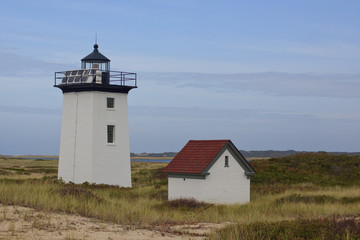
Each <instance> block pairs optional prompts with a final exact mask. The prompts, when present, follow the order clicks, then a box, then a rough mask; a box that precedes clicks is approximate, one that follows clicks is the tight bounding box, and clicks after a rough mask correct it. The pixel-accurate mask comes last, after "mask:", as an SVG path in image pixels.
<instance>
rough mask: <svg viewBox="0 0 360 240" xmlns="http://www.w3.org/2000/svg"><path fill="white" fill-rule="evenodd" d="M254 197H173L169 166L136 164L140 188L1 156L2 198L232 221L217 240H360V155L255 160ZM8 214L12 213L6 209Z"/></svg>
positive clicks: (171, 220) (128, 215)
mask: <svg viewBox="0 0 360 240" xmlns="http://www.w3.org/2000/svg"><path fill="white" fill-rule="evenodd" d="M251 164H252V165H253V167H254V168H255V169H256V171H257V175H256V176H255V177H254V178H252V183H251V202H250V203H249V204H245V205H212V204H209V203H199V202H196V201H178V202H168V201H167V178H166V175H164V174H163V173H162V172H161V169H162V168H163V167H164V166H166V163H146V162H133V163H132V182H133V188H131V189H127V188H119V187H116V186H107V185H92V184H87V183H85V184H81V185H76V184H69V183H64V182H62V181H60V180H57V177H56V173H57V161H55V160H26V159H9V158H5V157H3V158H0V193H1V194H0V203H1V204H3V205H20V206H27V207H32V208H35V209H38V210H43V211H48V212H61V213H74V214H79V215H81V216H85V217H92V218H97V219H101V220H104V221H108V222H112V223H119V224H126V225H132V226H137V227H144V228H149V227H151V228H155V229H161V228H162V227H164V226H169V225H175V224H183V223H196V222H211V223H224V222H226V223H231V224H229V225H228V226H227V227H224V228H222V229H220V230H218V231H216V232H214V233H213V234H211V235H210V236H209V238H211V239H239V238H240V236H241V239H274V238H277V239H343V238H347V239H359V238H360V186H359V184H360V181H359V180H360V157H359V156H346V155H338V156H335V155H330V154H327V153H324V152H320V153H304V154H298V155H294V156H290V157H284V158H272V159H259V160H253V161H252V162H251ZM5 214H6V213H5Z"/></svg>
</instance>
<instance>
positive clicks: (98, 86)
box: [55, 44, 137, 187]
mask: <svg viewBox="0 0 360 240" xmlns="http://www.w3.org/2000/svg"><path fill="white" fill-rule="evenodd" d="M136 84H137V83H136V73H128V72H119V71H110V60H109V59H108V58H107V57H105V56H104V55H102V54H101V53H100V52H99V51H98V45H97V44H95V45H94V51H93V52H92V53H91V54H89V55H88V56H86V57H84V58H83V59H82V60H81V69H79V70H70V71H65V72H56V73H55V87H58V88H60V89H61V90H62V92H63V94H64V99H63V113H62V125H61V140H60V155H59V172H58V178H59V179H62V180H64V181H65V182H74V183H84V182H89V183H96V184H110V185H118V186H121V187H131V166H130V146H129V129H128V109H127V95H128V92H129V91H130V90H131V89H133V88H136V87H137V85H136Z"/></svg>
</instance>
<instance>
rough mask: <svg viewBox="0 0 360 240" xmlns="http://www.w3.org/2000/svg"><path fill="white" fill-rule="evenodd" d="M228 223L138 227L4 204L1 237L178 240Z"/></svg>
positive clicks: (201, 236)
mask: <svg viewBox="0 0 360 240" xmlns="http://www.w3.org/2000/svg"><path fill="white" fill-rule="evenodd" d="M224 225H226V223H222V224H214V223H196V224H190V225H175V226H153V227H134V226H123V225H119V224H114V223H107V222H104V221H100V220H98V219H93V218H86V217H81V216H78V215H72V214H63V213H49V212H43V211H38V210H35V209H32V208H27V207H21V206H3V205H1V204H0V239H19V240H20V239H24V240H25V239H27V240H32V239H34V240H35V239H36V240H40V239H43V240H48V239H54V240H58V239H59V240H60V239H61V240H80V239H86V240H92V239H94V240H95V239H96V240H102V239H104V240H105V239H106V240H125V239H126V240H128V239H129V240H133V239H138V240H145V239H160V240H167V239H169V240H170V239H171V240H178V239H184V240H186V239H188V240H190V239H193V240H201V239H207V238H206V234H208V233H210V231H211V230H213V229H216V228H221V227H223V226H224Z"/></svg>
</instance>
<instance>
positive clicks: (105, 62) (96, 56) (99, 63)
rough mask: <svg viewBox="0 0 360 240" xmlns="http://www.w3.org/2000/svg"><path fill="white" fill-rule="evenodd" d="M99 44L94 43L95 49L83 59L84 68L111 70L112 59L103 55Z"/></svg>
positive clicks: (82, 65) (82, 66)
mask: <svg viewBox="0 0 360 240" xmlns="http://www.w3.org/2000/svg"><path fill="white" fill-rule="evenodd" d="M98 48H99V45H97V44H95V45H94V51H93V52H92V53H90V54H89V55H87V56H86V57H84V58H83V59H81V68H82V69H99V70H101V71H105V72H108V71H110V59H108V58H107V57H105V56H104V55H102V54H101V53H100V52H99V50H98Z"/></svg>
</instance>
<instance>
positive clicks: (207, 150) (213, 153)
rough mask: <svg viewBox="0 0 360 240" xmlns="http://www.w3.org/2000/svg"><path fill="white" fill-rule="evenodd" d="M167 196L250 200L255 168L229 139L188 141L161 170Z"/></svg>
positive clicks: (172, 197)
mask: <svg viewBox="0 0 360 240" xmlns="http://www.w3.org/2000/svg"><path fill="white" fill-rule="evenodd" d="M163 171H164V172H165V173H167V174H168V180H169V181H168V187H169V190H168V198H169V200H174V199H178V198H194V199H196V200H198V201H205V202H211V203H221V204H233V203H247V202H249V201H250V177H251V176H253V175H255V173H256V172H255V170H254V169H253V168H252V167H251V165H250V163H249V162H248V161H247V160H246V159H245V158H244V156H243V155H242V154H241V153H240V152H239V150H238V149H237V148H236V147H235V146H234V144H233V143H232V142H231V141H230V140H190V141H189V142H188V143H187V144H186V145H185V147H184V148H183V149H182V150H181V151H180V152H179V153H178V154H177V155H176V156H175V158H174V159H173V160H172V161H171V162H170V163H169V165H168V166H166V167H165V168H164V170H163Z"/></svg>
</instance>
